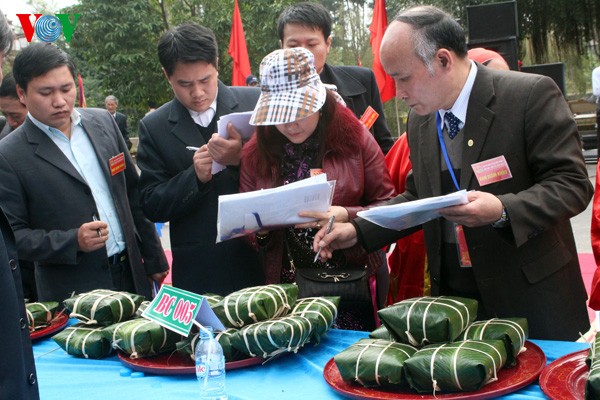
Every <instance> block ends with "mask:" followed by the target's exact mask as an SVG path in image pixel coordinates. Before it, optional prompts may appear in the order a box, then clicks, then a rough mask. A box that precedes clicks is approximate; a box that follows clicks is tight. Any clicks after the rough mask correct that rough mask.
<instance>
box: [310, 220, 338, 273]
mask: <svg viewBox="0 0 600 400" xmlns="http://www.w3.org/2000/svg"><path fill="white" fill-rule="evenodd" d="M333 221H335V215H332V216H331V217H329V222H328V223H327V229H326V230H325V235H328V234H329V232H331V227H332V226H333ZM321 250H323V246H319V249H318V250H317V254H315V259H314V260H313V263H316V262H317V260H318V259H319V254H321Z"/></svg>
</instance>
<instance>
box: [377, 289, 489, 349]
mask: <svg viewBox="0 0 600 400" xmlns="http://www.w3.org/2000/svg"><path fill="white" fill-rule="evenodd" d="M477 307H478V303H477V300H473V299H469V298H463V297H452V296H440V297H415V298H412V299H407V300H402V301H400V302H398V303H395V304H393V305H391V306H388V307H386V308H384V309H382V310H379V311H378V312H377V314H378V315H379V318H380V319H381V322H382V323H383V325H385V327H386V328H387V329H388V331H390V333H391V334H392V336H393V337H396V338H397V339H398V340H399V341H401V342H402V343H408V344H411V345H413V346H415V347H421V346H425V345H427V344H431V343H446V342H452V341H454V340H456V338H458V336H459V335H460V334H461V333H462V332H463V331H464V330H465V329H466V328H467V326H469V325H470V324H471V323H472V322H473V321H474V320H475V318H476V316H477Z"/></svg>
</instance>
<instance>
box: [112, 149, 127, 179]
mask: <svg viewBox="0 0 600 400" xmlns="http://www.w3.org/2000/svg"><path fill="white" fill-rule="evenodd" d="M108 165H109V167H110V175H111V176H115V175H116V174H118V173H119V172H123V171H125V153H119V154H117V155H116V156H114V157H111V158H110V160H108Z"/></svg>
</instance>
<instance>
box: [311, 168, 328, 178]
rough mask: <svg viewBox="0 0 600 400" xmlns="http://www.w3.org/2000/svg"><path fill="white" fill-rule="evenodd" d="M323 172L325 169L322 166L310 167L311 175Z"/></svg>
mask: <svg viewBox="0 0 600 400" xmlns="http://www.w3.org/2000/svg"><path fill="white" fill-rule="evenodd" d="M323 172H325V171H323V168H311V169H310V176H311V177H313V176H317V175H321V174H322V173H323Z"/></svg>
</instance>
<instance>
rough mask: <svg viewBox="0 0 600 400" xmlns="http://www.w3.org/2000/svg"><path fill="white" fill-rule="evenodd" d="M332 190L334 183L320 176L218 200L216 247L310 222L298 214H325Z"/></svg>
mask: <svg viewBox="0 0 600 400" xmlns="http://www.w3.org/2000/svg"><path fill="white" fill-rule="evenodd" d="M334 189H335V181H329V182H328V181H327V175H326V174H320V175H316V176H313V177H311V178H307V179H303V180H301V181H298V182H294V183H290V184H289V185H284V186H280V187H277V188H272V189H263V190H256V191H253V192H246V193H237V194H228V195H222V196H219V212H218V216H217V243H219V242H222V241H224V240H227V239H231V238H234V237H239V236H244V235H248V234H250V233H254V232H258V231H259V230H263V229H266V230H269V229H273V228H281V227H286V226H293V225H295V224H300V223H304V222H310V221H313V220H312V219H309V218H302V217H299V216H298V213H299V212H300V211H316V212H327V211H328V210H329V207H330V206H331V199H332V198H333V191H334Z"/></svg>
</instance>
